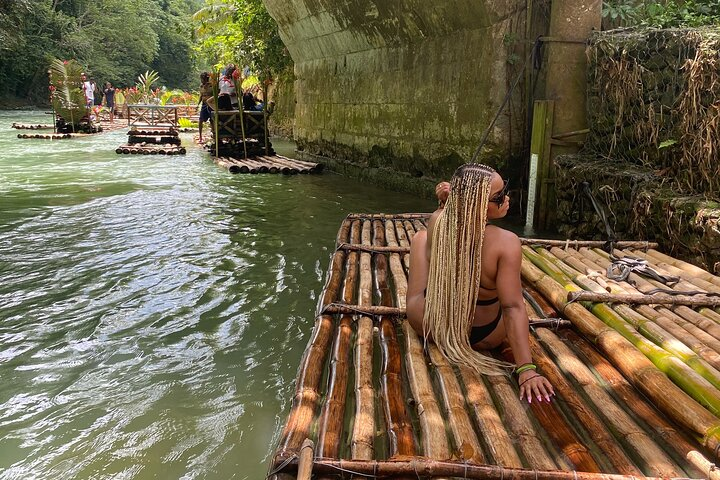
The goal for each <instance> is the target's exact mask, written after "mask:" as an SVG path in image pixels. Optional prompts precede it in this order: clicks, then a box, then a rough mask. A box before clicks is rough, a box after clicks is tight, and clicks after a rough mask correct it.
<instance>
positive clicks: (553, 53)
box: [538, 0, 602, 229]
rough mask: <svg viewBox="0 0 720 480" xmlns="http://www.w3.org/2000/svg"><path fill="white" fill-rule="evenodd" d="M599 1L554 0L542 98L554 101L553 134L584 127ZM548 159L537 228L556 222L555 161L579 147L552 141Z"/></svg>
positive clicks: (547, 42)
mask: <svg viewBox="0 0 720 480" xmlns="http://www.w3.org/2000/svg"><path fill="white" fill-rule="evenodd" d="M601 7H602V1H601V0H581V1H578V0H553V2H552V9H551V12H550V33H549V36H547V37H543V38H542V40H543V41H544V43H545V44H546V45H547V52H548V54H547V83H546V88H545V98H547V99H548V100H554V101H555V109H554V112H553V123H552V129H551V132H552V134H553V135H555V134H562V133H565V132H577V131H580V130H583V129H585V128H586V127H587V118H586V107H585V99H586V92H587V59H586V58H585V44H586V40H587V38H588V36H589V35H590V33H591V32H592V31H593V30H599V29H600V24H601V20H602V17H601ZM551 143H552V146H549V149H550V150H551V152H550V154H549V162H548V174H547V175H546V177H545V179H546V180H548V183H547V187H548V188H547V192H546V197H547V198H546V201H547V205H548V207H549V208H546V209H545V212H546V215H545V217H544V218H543V219H539V220H543V221H542V222H541V221H539V222H538V228H541V229H544V228H547V227H548V226H552V225H554V224H555V216H556V210H557V209H556V208H555V203H556V200H555V188H554V186H553V185H551V183H552V181H553V179H554V178H555V173H554V160H555V157H556V156H557V155H559V154H563V153H576V152H577V151H578V150H579V147H578V145H577V144H574V143H573V142H552V141H551Z"/></svg>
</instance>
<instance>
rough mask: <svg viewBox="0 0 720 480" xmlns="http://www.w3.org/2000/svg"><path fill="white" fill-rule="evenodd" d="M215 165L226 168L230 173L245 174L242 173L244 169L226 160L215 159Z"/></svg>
mask: <svg viewBox="0 0 720 480" xmlns="http://www.w3.org/2000/svg"><path fill="white" fill-rule="evenodd" d="M215 163H216V164H218V165H219V166H221V167H223V168H226V169H227V170H228V172H230V173H245V172H243V171H242V167H240V166H239V165H235V164H234V163H232V162H229V161H228V160H227V159H226V158H223V157H215Z"/></svg>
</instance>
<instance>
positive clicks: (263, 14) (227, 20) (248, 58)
mask: <svg viewBox="0 0 720 480" xmlns="http://www.w3.org/2000/svg"><path fill="white" fill-rule="evenodd" d="M193 20H194V21H195V22H196V25H197V28H196V33H197V36H198V38H199V39H200V44H199V47H198V49H199V51H200V53H201V54H202V55H204V57H205V58H206V59H207V61H208V62H209V63H210V64H214V65H216V66H220V65H224V64H226V63H230V62H233V63H238V64H240V65H242V66H245V67H248V68H249V69H250V71H251V72H252V73H254V74H255V75H257V76H258V78H259V80H260V81H261V82H262V83H263V85H265V86H266V85H267V83H268V82H270V81H272V80H273V79H274V78H275V77H276V76H278V75H280V74H281V73H283V72H285V71H287V69H288V68H289V67H290V66H291V65H292V60H291V58H290V55H289V54H288V53H287V50H286V49H285V46H284V45H283V43H282V40H281V39H280V34H279V32H278V26H277V23H275V20H273V18H272V17H271V16H270V14H269V13H268V12H267V9H266V8H265V5H264V4H263V3H262V1H261V0H206V5H205V7H204V8H202V9H201V10H199V11H198V12H196V13H195V15H194V16H193Z"/></svg>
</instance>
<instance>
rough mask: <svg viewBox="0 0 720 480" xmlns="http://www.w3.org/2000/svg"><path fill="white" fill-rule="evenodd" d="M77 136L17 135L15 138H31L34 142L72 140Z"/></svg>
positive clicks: (65, 134) (71, 134)
mask: <svg viewBox="0 0 720 480" xmlns="http://www.w3.org/2000/svg"><path fill="white" fill-rule="evenodd" d="M76 135H77V134H73V133H31V134H28V133H18V136H17V138H32V139H35V140H66V139H68V138H73V137H74V136H76Z"/></svg>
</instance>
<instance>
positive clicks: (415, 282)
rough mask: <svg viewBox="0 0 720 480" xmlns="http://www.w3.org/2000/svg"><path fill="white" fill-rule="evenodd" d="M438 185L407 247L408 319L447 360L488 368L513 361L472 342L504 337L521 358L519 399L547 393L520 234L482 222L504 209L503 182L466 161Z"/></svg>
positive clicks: (491, 342)
mask: <svg viewBox="0 0 720 480" xmlns="http://www.w3.org/2000/svg"><path fill="white" fill-rule="evenodd" d="M436 193H437V194H438V199H439V200H440V204H441V205H440V207H439V208H438V209H437V210H436V211H435V212H434V213H433V214H432V216H431V217H430V221H429V222H428V229H427V232H425V231H420V232H417V233H416V234H415V236H414V237H413V240H412V245H411V247H410V271H409V278H408V291H407V317H408V321H409V322H410V324H411V325H412V327H413V328H414V329H415V331H416V332H418V334H419V335H423V336H424V337H425V338H426V339H427V338H429V339H432V340H433V341H434V342H435V344H436V345H437V346H438V348H439V349H440V351H441V352H443V354H444V355H445V356H446V357H447V358H448V359H449V360H450V361H452V362H455V363H457V364H460V365H466V366H468V367H471V368H474V369H475V370H476V371H478V372H480V373H482V374H486V375H500V374H505V373H509V371H510V370H511V369H513V368H515V367H514V366H513V365H512V364H510V363H507V362H503V361H501V360H497V359H494V358H491V357H488V356H486V355H483V354H481V353H480V352H477V351H475V350H474V348H475V349H482V350H485V349H491V348H495V347H497V346H499V345H500V344H501V343H502V342H503V340H505V339H506V338H507V340H508V342H509V343H510V347H511V348H512V352H513V357H514V359H515V362H516V363H517V365H518V366H517V368H515V373H517V375H518V384H519V386H520V399H523V398H527V401H528V402H532V397H533V396H534V397H536V398H537V399H538V401H542V399H543V398H544V399H545V400H547V401H550V396H551V395H554V391H553V387H552V385H551V384H550V382H549V381H548V380H547V379H546V378H545V377H544V376H543V375H542V374H541V373H540V372H538V371H537V369H536V367H535V365H533V364H532V357H531V354H530V343H529V339H528V336H529V326H528V324H529V322H528V316H527V312H526V310H525V303H524V301H523V295H522V286H521V283H520V265H521V260H522V251H521V248H520V240H519V239H518V237H517V235H515V234H514V233H512V232H509V231H507V230H504V229H502V228H500V227H497V226H495V225H488V224H487V221H488V220H493V219H496V218H502V217H504V216H505V215H506V214H507V211H508V208H509V203H510V201H509V197H508V196H507V183H506V182H503V179H502V177H500V175H499V174H498V173H497V172H496V171H495V170H493V169H492V168H490V167H488V166H486V165H479V164H474V163H469V164H465V165H462V166H460V168H458V169H457V171H456V172H455V174H454V175H453V178H452V184H448V183H447V182H443V183H440V184H439V185H438V186H437V188H436ZM445 199H447V202H444V200H445ZM443 203H445V205H444V206H443Z"/></svg>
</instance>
